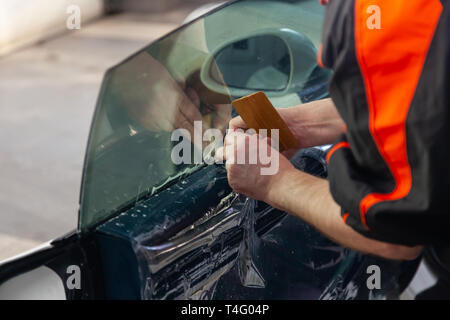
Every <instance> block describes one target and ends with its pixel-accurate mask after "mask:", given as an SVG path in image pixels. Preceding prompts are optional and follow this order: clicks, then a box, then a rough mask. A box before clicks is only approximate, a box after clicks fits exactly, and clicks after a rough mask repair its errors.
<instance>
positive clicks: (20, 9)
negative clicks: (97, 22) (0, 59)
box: [0, 0, 103, 56]
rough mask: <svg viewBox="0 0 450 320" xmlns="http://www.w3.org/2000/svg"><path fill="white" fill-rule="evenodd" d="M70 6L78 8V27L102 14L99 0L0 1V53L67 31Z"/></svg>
mask: <svg viewBox="0 0 450 320" xmlns="http://www.w3.org/2000/svg"><path fill="white" fill-rule="evenodd" d="M70 5H78V6H79V7H80V9H81V22H82V24H81V27H83V23H85V22H86V21H88V20H90V19H93V18H96V17H99V16H100V15H102V14H103V1H102V0H0V56H1V55H5V54H7V53H9V52H11V51H13V50H15V49H18V48H20V47H23V46H27V45H29V44H32V43H34V42H37V41H40V40H43V39H46V38H48V37H50V36H52V35H55V34H58V33H61V32H64V31H69V30H67V27H66V21H67V18H68V17H69V14H67V13H66V11H67V8H68V7H69V6H70Z"/></svg>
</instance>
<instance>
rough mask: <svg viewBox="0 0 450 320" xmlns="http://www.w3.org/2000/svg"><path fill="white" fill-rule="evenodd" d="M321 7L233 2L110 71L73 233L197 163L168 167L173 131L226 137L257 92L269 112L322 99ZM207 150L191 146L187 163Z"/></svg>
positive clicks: (171, 163)
mask: <svg viewBox="0 0 450 320" xmlns="http://www.w3.org/2000/svg"><path fill="white" fill-rule="evenodd" d="M322 10H323V9H322V7H321V6H320V5H319V4H318V3H317V1H316V0H307V1H292V0H289V1H237V2H234V3H232V4H229V5H227V6H226V7H223V8H222V9H220V10H218V11H216V12H214V13H212V14H209V15H208V16H206V17H204V18H201V19H199V20H196V21H195V22H193V23H191V24H188V25H185V26H183V27H182V28H180V29H178V30H177V31H175V32H173V33H171V34H169V35H168V36H166V37H164V38H162V39H160V40H158V41H157V42H155V43H153V44H151V45H150V46H148V47H147V48H145V49H144V50H142V51H140V52H139V53H137V54H136V55H134V56H132V57H130V58H128V59H127V60H125V61H124V62H122V63H121V64H119V65H118V66H116V67H114V68H112V69H111V70H109V71H108V72H107V74H106V76H105V79H104V82H103V85H102V90H101V93H100V96H99V99H98V104H97V108H96V112H95V116H94V120H93V124H92V128H91V133H90V139H89V145H88V151H87V155H86V162H85V168H84V174H83V183H82V190H81V210H80V223H79V225H80V228H81V229H83V230H85V229H87V228H89V227H92V226H94V225H96V224H97V223H99V222H101V221H103V220H105V219H108V218H110V217H112V216H114V215H117V214H119V213H120V212H121V211H123V210H124V209H126V208H129V207H131V206H133V205H134V204H135V203H136V202H137V201H139V200H141V199H143V198H145V197H149V196H152V195H154V194H155V193H157V191H158V190H160V189H161V188H164V187H165V186H167V185H168V184H170V182H171V181H173V180H174V179H178V178H179V177H181V176H185V175H188V174H190V173H192V172H193V171H195V170H199V169H201V168H202V167H203V166H204V164H202V163H192V164H176V163H174V161H172V157H171V153H172V150H173V147H174V145H176V144H177V143H178V142H175V141H172V139H171V135H172V132H173V131H174V130H175V129H185V132H186V133H187V134H188V135H190V136H191V137H192V136H194V122H195V121H201V123H202V128H201V129H202V130H203V131H202V132H204V131H205V130H206V129H209V128H215V129H218V130H220V131H221V132H223V133H225V130H226V127H227V125H228V122H229V120H230V119H231V117H232V116H234V115H235V114H233V109H232V105H231V101H232V100H233V99H235V98H238V97H241V96H244V95H247V94H250V93H253V92H254V91H256V90H263V91H265V92H266V94H267V95H268V97H269V99H271V101H272V102H273V103H274V105H275V106H276V107H286V106H292V105H297V104H301V103H302V102H305V101H308V100H312V99H318V98H321V97H323V95H325V94H326V90H324V87H325V86H326V83H327V80H328V73H327V72H325V71H323V70H320V69H319V68H318V67H317V64H316V52H317V47H318V44H319V43H320V35H321V21H322V15H323V12H322ZM245 48H247V49H245ZM239 50H240V51H239ZM205 144H209V143H206V142H200V144H199V143H195V141H194V140H192V150H193V152H192V155H191V156H192V157H193V160H195V159H194V158H195V155H196V154H198V153H201V152H202V150H203V149H204V146H205ZM191 162H193V161H191Z"/></svg>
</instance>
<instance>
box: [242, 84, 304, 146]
mask: <svg viewBox="0 0 450 320" xmlns="http://www.w3.org/2000/svg"><path fill="white" fill-rule="evenodd" d="M233 106H234V108H235V109H236V111H237V112H238V113H239V115H240V116H241V117H242V119H243V120H244V122H245V124H246V125H247V127H248V128H250V129H254V130H256V131H257V132H259V130H261V129H267V135H268V136H269V137H270V130H271V129H278V130H279V133H280V135H279V137H280V152H283V151H285V150H289V149H292V148H297V147H298V146H299V143H298V141H297V139H296V138H295V136H294V134H293V133H292V131H291V130H290V129H289V127H288V126H287V125H286V122H284V120H283V119H282V118H281V117H280V115H279V114H278V112H277V110H276V109H275V108H274V107H273V105H272V103H271V102H270V101H269V99H268V98H267V96H266V95H265V94H264V92H256V93H253V94H251V95H249V96H246V97H243V98H240V99H237V100H234V101H233Z"/></svg>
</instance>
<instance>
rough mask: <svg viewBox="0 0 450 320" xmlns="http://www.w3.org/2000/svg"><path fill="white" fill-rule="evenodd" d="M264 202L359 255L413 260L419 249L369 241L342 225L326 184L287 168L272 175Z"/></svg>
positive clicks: (336, 205) (337, 206) (338, 209)
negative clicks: (366, 254)
mask: <svg viewBox="0 0 450 320" xmlns="http://www.w3.org/2000/svg"><path fill="white" fill-rule="evenodd" d="M273 180H274V181H273V183H272V185H271V187H270V193H269V195H268V199H266V201H267V202H268V203H269V204H270V205H272V206H274V207H276V208H279V209H281V210H284V211H286V212H288V213H290V214H292V215H295V216H297V217H299V218H300V219H302V220H304V221H305V222H307V223H309V224H311V225H312V226H314V227H315V228H316V229H318V230H319V231H320V232H322V233H323V234H324V235H325V236H327V237H328V238H330V239H331V240H333V241H335V242H337V243H339V244H341V245H343V246H345V247H347V248H351V249H354V250H357V251H360V252H363V253H369V254H374V255H377V256H381V257H384V258H388V259H398V260H410V259H414V258H416V257H417V256H418V255H419V254H420V252H421V248H420V247H414V248H411V247H406V246H401V245H394V244H389V243H385V242H381V241H376V240H372V239H369V238H366V237H364V236H362V235H361V234H359V233H357V232H356V231H354V230H353V229H352V228H351V227H349V226H348V225H346V224H345V223H344V222H343V220H342V218H341V215H340V207H339V205H338V204H337V203H336V202H335V201H334V200H333V198H332V196H331V193H330V191H329V185H328V181H327V180H324V179H319V178H316V177H313V176H311V175H308V174H306V173H303V172H301V171H298V170H296V169H290V170H289V171H286V172H282V173H280V174H279V175H276V176H274V178H273Z"/></svg>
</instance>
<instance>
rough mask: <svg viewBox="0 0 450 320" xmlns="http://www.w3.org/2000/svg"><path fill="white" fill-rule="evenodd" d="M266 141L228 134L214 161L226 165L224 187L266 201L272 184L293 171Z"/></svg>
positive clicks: (232, 133)
mask: <svg viewBox="0 0 450 320" xmlns="http://www.w3.org/2000/svg"><path fill="white" fill-rule="evenodd" d="M270 142H271V141H270V138H264V137H262V136H260V135H258V134H253V135H250V134H247V133H243V132H241V131H235V130H230V131H229V133H228V135H227V136H226V137H225V143H224V146H223V147H222V148H220V149H219V150H217V152H216V159H217V160H224V161H226V163H225V166H226V168H227V174H228V183H229V184H230V186H231V188H233V190H235V191H236V192H239V193H242V194H245V195H246V196H248V197H251V198H253V199H256V200H262V201H267V200H268V199H269V197H270V192H271V190H272V189H273V187H272V186H273V185H274V184H275V183H276V180H278V179H280V178H281V177H282V176H283V175H284V174H285V173H286V172H288V171H289V170H292V169H294V167H293V165H292V164H291V163H290V162H289V161H288V160H287V159H286V158H285V157H284V156H283V155H281V154H280V153H279V152H278V151H277V150H275V149H274V148H272V147H271V144H270Z"/></svg>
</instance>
